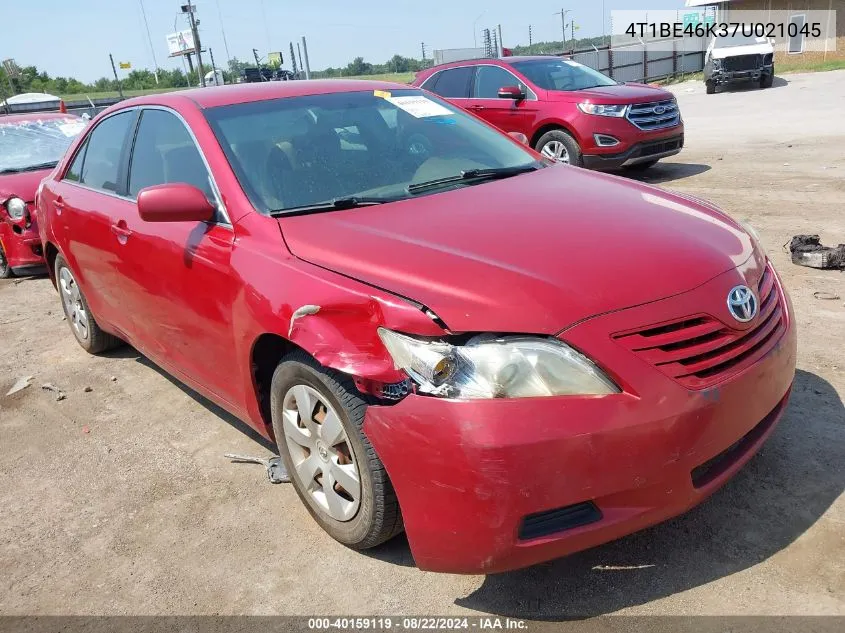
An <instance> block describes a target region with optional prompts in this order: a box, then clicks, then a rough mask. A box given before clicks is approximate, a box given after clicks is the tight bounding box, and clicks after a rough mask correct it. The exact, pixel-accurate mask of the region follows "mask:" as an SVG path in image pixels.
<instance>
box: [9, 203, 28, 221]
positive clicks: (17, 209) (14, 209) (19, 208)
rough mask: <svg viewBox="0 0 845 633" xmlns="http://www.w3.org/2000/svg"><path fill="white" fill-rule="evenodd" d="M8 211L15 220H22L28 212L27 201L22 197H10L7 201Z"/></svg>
mask: <svg viewBox="0 0 845 633" xmlns="http://www.w3.org/2000/svg"><path fill="white" fill-rule="evenodd" d="M6 211H8V213H9V217H10V218H12V219H13V220H20V219H21V218H22V217H23V214H24V213H25V212H26V203H25V202H24V201H23V200H21V199H20V198H9V199H8V200H7V201H6Z"/></svg>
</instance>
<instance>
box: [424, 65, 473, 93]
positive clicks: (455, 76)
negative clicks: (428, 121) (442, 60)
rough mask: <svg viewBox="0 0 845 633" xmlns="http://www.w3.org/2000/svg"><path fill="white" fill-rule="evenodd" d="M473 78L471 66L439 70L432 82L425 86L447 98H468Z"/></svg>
mask: <svg viewBox="0 0 845 633" xmlns="http://www.w3.org/2000/svg"><path fill="white" fill-rule="evenodd" d="M471 78H472V67H471V66H464V67H462V68H450V69H448V70H443V71H441V72H439V73H438V74H437V76H436V77H435V78H434V80H432V82H430V83H427V84H426V85H425V88H426V90H430V91H431V92H433V93H435V94H439V95H440V96H441V97H446V98H447V99H466V98H468V97H469V80H470V79H471Z"/></svg>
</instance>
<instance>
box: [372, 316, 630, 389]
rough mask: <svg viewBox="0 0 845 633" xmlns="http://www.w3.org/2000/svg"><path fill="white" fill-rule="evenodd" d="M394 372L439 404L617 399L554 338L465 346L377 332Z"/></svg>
mask: <svg viewBox="0 0 845 633" xmlns="http://www.w3.org/2000/svg"><path fill="white" fill-rule="evenodd" d="M378 334H379V337H380V338H381V340H382V342H383V343H384V345H385V347H387V351H388V352H389V353H390V356H391V357H392V358H393V362H394V363H395V364H396V367H398V368H399V369H402V370H403V371H405V373H407V374H408V376H410V377H411V379H413V380H414V382H415V383H417V385H418V387H419V391H421V392H423V393H427V394H430V395H433V396H439V397H443V398H463V399H469V400H482V399H490V398H541V397H548V396H568V395H606V394H611V393H619V392H620V389H619V387H617V386H616V384H614V382H613V381H612V380H611V379H610V378H608V377H607V375H605V373H604V372H603V371H601V369H599V368H598V367H597V366H596V365H595V364H594V363H593V362H592V361H591V360H590V359H588V358H587V357H586V356H584V355H583V354H581V353H580V352H578V351H576V350H574V349H572V348H571V347H569V346H568V345H566V344H565V343H562V342H561V341H559V340H557V339H553V338H541V337H529V336H496V335H492V334H488V335H481V336H476V337H473V338H472V339H470V340H469V341H467V342H466V343H465V344H463V345H453V344H451V343H448V342H446V341H442V340H430V339H421V338H416V337H413V336H407V335H405V334H399V333H398V332H393V331H392V330H387V329H384V328H379V330H378Z"/></svg>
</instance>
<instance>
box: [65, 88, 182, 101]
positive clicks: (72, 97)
mask: <svg viewBox="0 0 845 633" xmlns="http://www.w3.org/2000/svg"><path fill="white" fill-rule="evenodd" d="M174 90H186V88H154V89H152V90H124V91H123V96H124V97H127V98H128V97H141V96H143V95H157V94H161V93H163V92H173V91H174ZM119 96H120V93H119V92H117V90H114V91H111V92H82V93H77V94H67V95H59V98H60V99H63V100H64V101H85V100H86V99H92V100H93V99H110V98H112V97H119Z"/></svg>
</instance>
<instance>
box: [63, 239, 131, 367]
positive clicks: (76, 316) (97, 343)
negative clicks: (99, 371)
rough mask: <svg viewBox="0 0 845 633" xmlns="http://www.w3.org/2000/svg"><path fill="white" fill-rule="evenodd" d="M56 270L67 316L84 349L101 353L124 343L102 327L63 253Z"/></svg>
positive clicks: (90, 352)
mask: <svg viewBox="0 0 845 633" xmlns="http://www.w3.org/2000/svg"><path fill="white" fill-rule="evenodd" d="M55 271H56V285H57V286H58V288H59V295H61V298H62V308H63V309H64V311H65V317H67V322H68V325H70V329H71V332H73V335H74V336H75V337H76V340H77V342H78V343H79V344H80V345H81V346H82V349H84V350H85V351H86V352H88V353H89V354H99V353H101V352H106V351H108V350H110V349H114V348H115V347H119V346H120V345H122V344H123V341H121V340H120V339H119V338H117V337H116V336H112V335H111V334H109V333H107V332H104V331H103V330H101V329H100V326H99V325H98V324H97V321H96V319H94V315H93V314H91V308H89V307H88V302H87V301H86V300H85V295H83V294H82V289H81V288H80V287H79V284H77V283H76V277H74V275H73V271H72V270H71V269H70V266H68V264H67V262H66V261H65V258H64V257H62V256H61V255H58V256H57V257H56V264H55Z"/></svg>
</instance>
